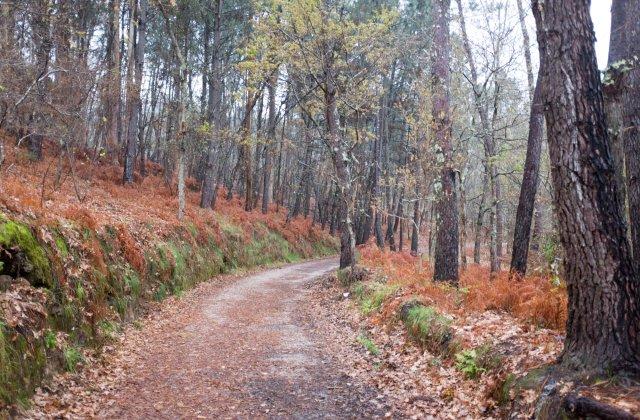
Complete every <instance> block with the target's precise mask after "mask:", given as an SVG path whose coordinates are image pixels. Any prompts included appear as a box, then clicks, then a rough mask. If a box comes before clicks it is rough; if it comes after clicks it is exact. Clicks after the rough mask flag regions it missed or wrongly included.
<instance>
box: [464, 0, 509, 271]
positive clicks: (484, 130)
mask: <svg viewBox="0 0 640 420" xmlns="http://www.w3.org/2000/svg"><path fill="white" fill-rule="evenodd" d="M457 3H458V13H459V15H460V28H461V30H462V41H463V43H462V44H463V47H464V50H465V54H466V56H467V61H468V62H469V67H470V70H471V84H472V87H473V91H474V105H475V108H476V112H477V114H478V116H479V117H480V136H481V137H482V141H483V144H484V152H485V160H486V168H487V169H486V170H487V177H488V184H489V187H490V188H489V189H488V192H489V193H490V196H491V200H490V232H491V240H490V244H489V251H490V252H489V254H490V257H489V258H490V266H491V272H496V271H498V270H499V269H500V256H501V250H502V211H501V210H502V205H501V203H500V179H499V178H498V171H497V168H496V164H495V155H496V150H495V149H496V147H495V138H494V131H493V130H492V127H490V125H489V115H488V111H487V108H486V107H485V106H484V105H483V103H482V96H483V91H484V88H482V89H481V88H480V86H479V84H478V71H477V69H476V65H475V60H474V58H473V53H472V51H471V44H470V42H469V37H468V35H467V28H466V24H465V20H464V13H463V9H462V1H461V0H457ZM497 89H498V84H497V82H496V93H495V97H494V114H495V113H496V112H497V105H498V92H497ZM494 117H495V115H494ZM494 122H495V118H494Z"/></svg>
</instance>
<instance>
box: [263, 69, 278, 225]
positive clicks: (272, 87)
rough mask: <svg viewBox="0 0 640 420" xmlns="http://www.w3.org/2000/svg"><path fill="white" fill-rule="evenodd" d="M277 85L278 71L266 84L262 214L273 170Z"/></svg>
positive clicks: (266, 205) (268, 202) (269, 192)
mask: <svg viewBox="0 0 640 420" xmlns="http://www.w3.org/2000/svg"><path fill="white" fill-rule="evenodd" d="M277 85H278V72H277V71H276V72H274V73H273V75H272V76H271V80H269V84H268V86H267V88H268V92H269V117H268V118H269V121H268V128H267V143H266V145H265V151H264V175H263V177H262V183H263V186H262V214H267V213H268V212H269V204H270V203H271V194H272V191H273V185H272V182H271V172H272V170H273V153H274V150H273V148H274V146H275V142H276V124H277V121H276V89H277Z"/></svg>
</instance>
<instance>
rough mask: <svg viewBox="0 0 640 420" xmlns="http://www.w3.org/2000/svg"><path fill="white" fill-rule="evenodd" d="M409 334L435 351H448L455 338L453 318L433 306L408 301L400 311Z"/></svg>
mask: <svg viewBox="0 0 640 420" xmlns="http://www.w3.org/2000/svg"><path fill="white" fill-rule="evenodd" d="M400 316H401V319H402V321H403V323H404V325H405V327H406V329H407V332H408V333H409V336H410V337H411V338H412V339H413V340H414V341H415V342H417V343H418V344H419V345H420V346H421V347H424V348H426V349H427V350H429V351H431V352H433V353H441V354H442V353H448V352H449V351H450V347H451V344H452V340H453V330H452V328H451V320H450V319H449V318H447V317H446V316H444V315H442V314H440V313H439V312H438V311H437V310H436V309H435V308H433V307H431V306H423V305H420V304H415V303H411V302H410V303H406V304H405V305H404V306H403V308H402V309H401V312H400Z"/></svg>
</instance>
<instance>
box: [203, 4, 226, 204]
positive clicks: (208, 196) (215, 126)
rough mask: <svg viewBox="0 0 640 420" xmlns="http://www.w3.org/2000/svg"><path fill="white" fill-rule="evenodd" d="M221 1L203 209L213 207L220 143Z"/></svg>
mask: <svg viewBox="0 0 640 420" xmlns="http://www.w3.org/2000/svg"><path fill="white" fill-rule="evenodd" d="M221 7H222V0H216V1H215V3H214V23H213V25H214V28H213V44H214V45H213V57H212V58H211V67H212V70H213V71H212V74H211V80H210V90H209V101H208V104H209V105H208V110H207V121H208V122H209V123H210V124H211V137H210V138H209V144H208V145H207V166H206V169H205V175H204V182H203V184H202V194H201V195H200V207H202V208H203V209H206V208H211V207H213V201H214V198H215V192H216V186H215V173H214V167H215V163H216V142H218V141H220V128H221V127H220V124H221V122H222V118H221V115H220V105H221V102H222V88H221V87H222V86H221V83H220V78H221V71H220V64H221V63H220V60H221V55H220V32H221V29H220V8H221Z"/></svg>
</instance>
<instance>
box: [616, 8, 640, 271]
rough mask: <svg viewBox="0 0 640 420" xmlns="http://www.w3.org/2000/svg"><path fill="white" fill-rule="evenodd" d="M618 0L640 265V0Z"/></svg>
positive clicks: (626, 131) (631, 212) (633, 221)
mask: <svg viewBox="0 0 640 420" xmlns="http://www.w3.org/2000/svg"><path fill="white" fill-rule="evenodd" d="M614 3H626V7H627V10H626V20H625V26H624V30H623V32H624V33H625V34H626V35H625V36H626V40H627V42H625V44H626V46H627V51H626V54H625V56H626V60H627V62H628V64H629V65H630V66H631V69H630V70H629V73H628V74H627V75H626V77H625V89H624V93H623V95H622V127H623V135H622V137H623V139H624V156H625V159H626V162H625V163H626V165H625V166H626V174H627V194H628V200H629V215H630V217H629V225H630V228H631V229H630V231H631V247H632V251H633V261H634V264H635V266H636V269H640V217H638V215H640V20H639V19H638V16H640V15H639V14H640V0H629V1H626V2H621V1H618V2H614ZM615 7H619V5H618V6H614V8H615ZM614 10H615V9H614Z"/></svg>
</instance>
